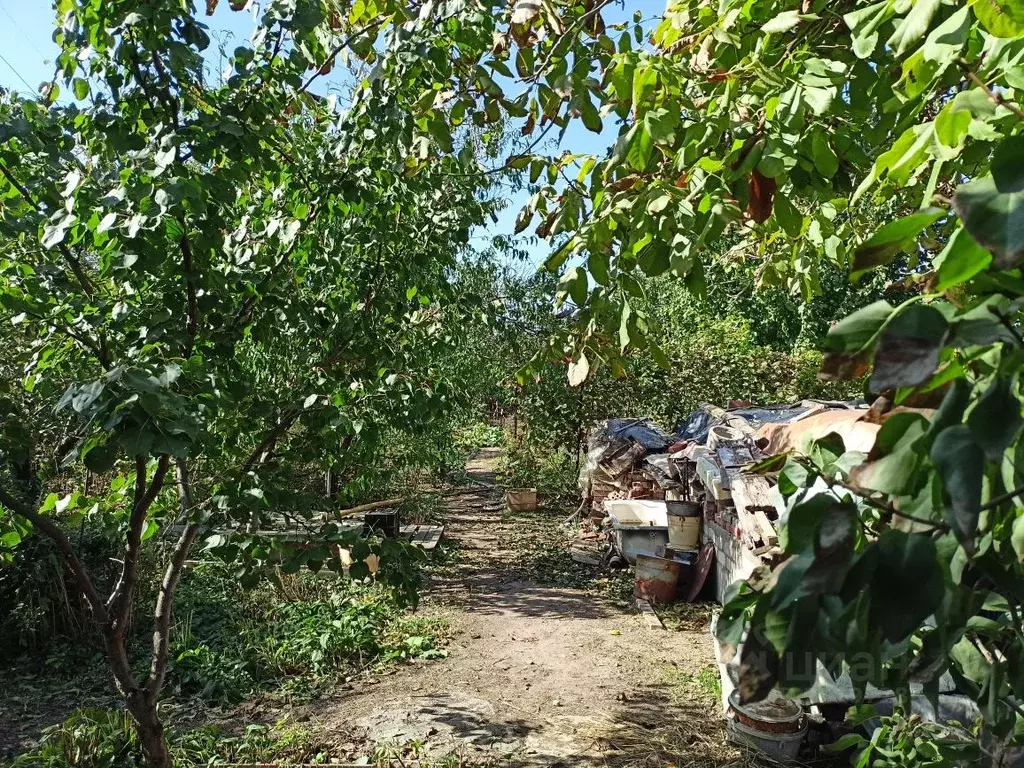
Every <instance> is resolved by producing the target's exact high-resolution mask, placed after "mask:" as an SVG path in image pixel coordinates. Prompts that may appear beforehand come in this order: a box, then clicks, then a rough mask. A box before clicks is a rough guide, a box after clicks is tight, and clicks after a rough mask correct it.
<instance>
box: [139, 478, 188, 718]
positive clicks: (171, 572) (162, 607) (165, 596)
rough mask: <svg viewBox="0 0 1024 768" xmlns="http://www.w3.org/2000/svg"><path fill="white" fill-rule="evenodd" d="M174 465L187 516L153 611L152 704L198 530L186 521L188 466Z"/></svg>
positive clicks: (149, 686)
mask: <svg viewBox="0 0 1024 768" xmlns="http://www.w3.org/2000/svg"><path fill="white" fill-rule="evenodd" d="M175 464H176V465H177V467H176V469H177V485H178V498H179V500H180V502H181V512H182V515H183V516H185V517H186V523H185V529H184V530H183V531H182V532H181V536H179V537H178V543H177V544H175V546H174V552H173V553H172V555H171V562H170V563H168V564H167V570H166V571H165V572H164V579H163V581H162V582H161V584H160V593H159V594H158V595H157V598H156V609H155V610H154V612H153V658H152V661H151V664H150V668H149V678H148V679H147V681H146V689H145V690H146V700H147V701H148V702H149V703H150V704H155V703H156V700H157V697H159V695H160V690H161V688H163V685H164V675H165V673H166V671H167V648H168V645H169V643H170V636H171V611H172V607H173V604H174V593H175V592H176V591H177V589H178V583H179V582H180V581H181V574H182V571H184V569H185V561H186V560H187V559H188V553H189V550H190V549H191V548H192V544H193V543H194V542H195V539H196V536H197V535H198V533H199V524H198V523H195V522H187V516H188V514H189V510H191V508H192V488H191V485H190V482H189V476H188V466H187V464H186V463H185V460H184V459H181V460H178V461H177V462H175Z"/></svg>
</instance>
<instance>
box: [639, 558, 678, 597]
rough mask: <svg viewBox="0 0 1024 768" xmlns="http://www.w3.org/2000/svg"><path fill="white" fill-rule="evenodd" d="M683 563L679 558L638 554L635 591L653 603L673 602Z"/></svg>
mask: <svg viewBox="0 0 1024 768" xmlns="http://www.w3.org/2000/svg"><path fill="white" fill-rule="evenodd" d="M682 565H683V564H682V563H681V562H679V561H678V560H669V559H668V558H665V557H655V556H654V555H637V556H636V585H635V587H634V593H635V594H636V596H637V597H640V598H643V599H644V600H650V601H651V602H652V603H671V602H672V601H673V600H674V599H675V596H676V584H677V582H678V581H679V571H680V570H681V569H682Z"/></svg>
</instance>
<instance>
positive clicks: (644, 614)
mask: <svg viewBox="0 0 1024 768" xmlns="http://www.w3.org/2000/svg"><path fill="white" fill-rule="evenodd" d="M636 607H637V610H639V611H640V617H641V618H642V619H643V620H644V624H646V625H647V628H648V629H664V628H665V625H664V624H662V623H661V619H659V618H658V614H657V613H655V612H654V609H653V608H652V607H651V604H650V602H648V601H647V600H644V599H643V598H640V597H638V598H637V599H636Z"/></svg>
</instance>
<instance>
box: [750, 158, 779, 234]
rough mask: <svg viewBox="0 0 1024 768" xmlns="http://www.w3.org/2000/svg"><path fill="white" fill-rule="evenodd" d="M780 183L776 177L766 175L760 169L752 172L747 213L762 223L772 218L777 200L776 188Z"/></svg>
mask: <svg viewBox="0 0 1024 768" xmlns="http://www.w3.org/2000/svg"><path fill="white" fill-rule="evenodd" d="M777 188H778V184H776V183H775V179H773V178H770V177H768V176H765V175H764V174H763V173H761V172H760V171H758V170H756V169H755V170H754V172H753V173H752V174H750V186H749V188H748V199H747V214H748V215H749V216H750V218H752V219H753V220H754V221H756V222H757V223H758V224H762V223H764V222H765V221H767V220H768V219H769V218H771V215H772V203H773V202H774V200H775V190H776V189H777Z"/></svg>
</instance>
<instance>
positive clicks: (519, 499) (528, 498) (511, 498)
mask: <svg viewBox="0 0 1024 768" xmlns="http://www.w3.org/2000/svg"><path fill="white" fill-rule="evenodd" d="M505 503H506V504H508V508H509V511H511V512H532V511H533V510H535V509H536V508H537V489H536V488H510V489H509V490H508V491H507V492H506V493H505Z"/></svg>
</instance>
